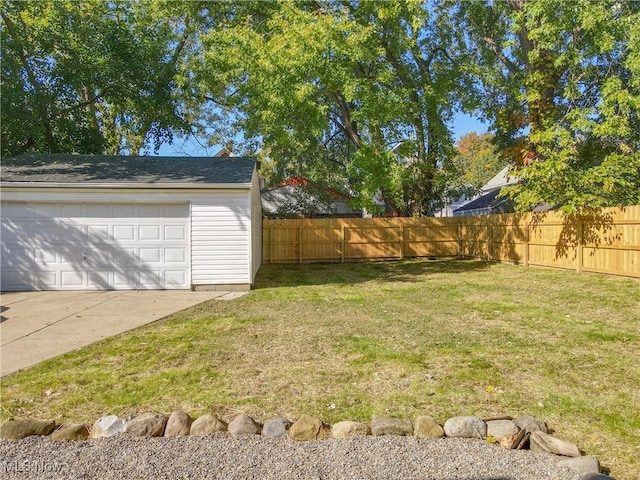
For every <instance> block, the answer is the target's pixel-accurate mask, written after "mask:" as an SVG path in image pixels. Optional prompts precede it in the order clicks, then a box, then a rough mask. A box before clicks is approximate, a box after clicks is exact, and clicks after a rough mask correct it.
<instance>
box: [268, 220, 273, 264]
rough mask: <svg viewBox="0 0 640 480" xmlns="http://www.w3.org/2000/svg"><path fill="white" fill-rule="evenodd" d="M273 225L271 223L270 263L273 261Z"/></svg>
mask: <svg viewBox="0 0 640 480" xmlns="http://www.w3.org/2000/svg"><path fill="white" fill-rule="evenodd" d="M273 244H274V241H273V226H272V225H269V263H273Z"/></svg>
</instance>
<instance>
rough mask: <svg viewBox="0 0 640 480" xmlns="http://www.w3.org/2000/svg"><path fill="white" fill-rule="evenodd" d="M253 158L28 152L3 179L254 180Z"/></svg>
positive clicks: (5, 168) (6, 168)
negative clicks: (252, 178)
mask: <svg viewBox="0 0 640 480" xmlns="http://www.w3.org/2000/svg"><path fill="white" fill-rule="evenodd" d="M255 165H256V159H255V158H252V157H126V156H109V155H64V154H36V153H32V154H26V155H20V156H17V157H12V158H7V159H3V160H2V166H0V179H1V181H2V183H4V184H16V183H36V184H37V183H45V182H46V183H93V184H100V183H124V184H131V183H227V184H228V183H251V177H252V175H253V169H254V167H255Z"/></svg>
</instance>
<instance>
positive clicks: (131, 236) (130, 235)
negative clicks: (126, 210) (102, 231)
mask: <svg viewBox="0 0 640 480" xmlns="http://www.w3.org/2000/svg"><path fill="white" fill-rule="evenodd" d="M113 239H114V240H115V241H117V242H123V241H124V242H127V241H133V240H135V239H136V227H135V225H114V226H113Z"/></svg>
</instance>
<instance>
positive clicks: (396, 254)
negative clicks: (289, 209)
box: [263, 205, 640, 278]
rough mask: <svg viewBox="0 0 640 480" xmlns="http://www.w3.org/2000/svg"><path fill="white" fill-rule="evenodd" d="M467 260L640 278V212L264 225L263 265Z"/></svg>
mask: <svg viewBox="0 0 640 480" xmlns="http://www.w3.org/2000/svg"><path fill="white" fill-rule="evenodd" d="M454 256H465V257H474V258H481V259H487V260H495V261H501V262H510V263H517V264H523V265H525V266H529V265H532V266H545V267H556V268H564V269H572V270H576V271H577V272H599V273H607V274H612V275H624V276H631V277H636V278H640V205H639V206H631V207H620V208H608V209H602V210H600V211H598V212H597V213H594V214H589V215H582V216H577V215H570V216H564V217H563V216H562V215H560V214H558V213H555V212H547V213H526V214H505V215H481V216H476V217H450V218H431V217H429V218H331V219H285V220H271V219H265V220H264V222H263V259H264V262H265V263H311V262H357V261H366V260H386V259H403V258H409V257H454Z"/></svg>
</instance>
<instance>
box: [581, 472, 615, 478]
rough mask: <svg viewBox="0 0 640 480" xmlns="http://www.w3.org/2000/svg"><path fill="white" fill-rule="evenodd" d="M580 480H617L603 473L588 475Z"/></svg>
mask: <svg viewBox="0 0 640 480" xmlns="http://www.w3.org/2000/svg"><path fill="white" fill-rule="evenodd" d="M580 480H615V478H613V477H610V476H609V475H604V474H602V473H587V474H585V475H582V476H581V477H580Z"/></svg>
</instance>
